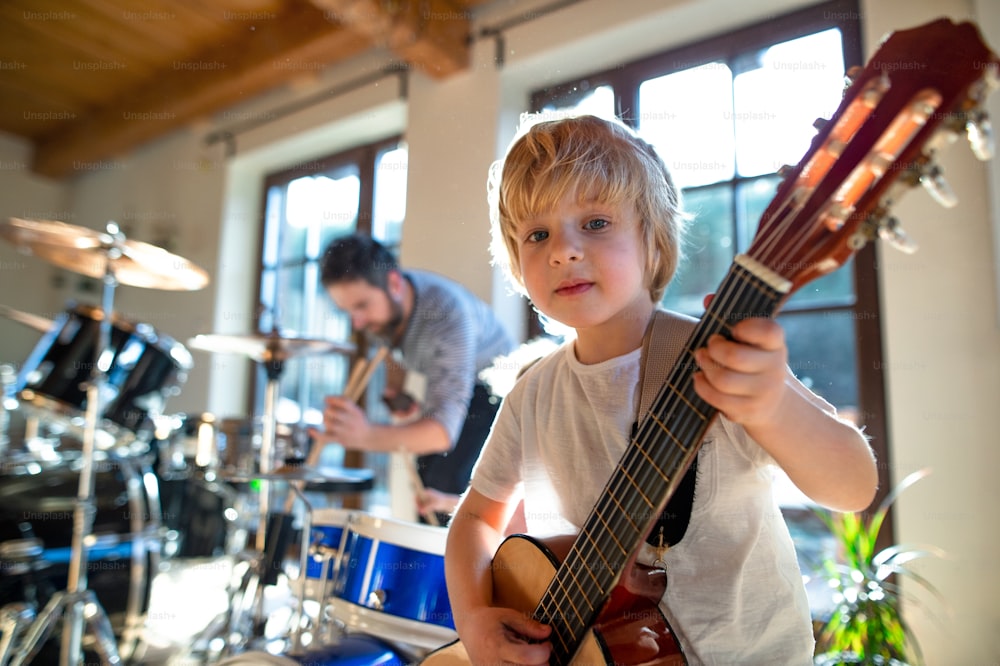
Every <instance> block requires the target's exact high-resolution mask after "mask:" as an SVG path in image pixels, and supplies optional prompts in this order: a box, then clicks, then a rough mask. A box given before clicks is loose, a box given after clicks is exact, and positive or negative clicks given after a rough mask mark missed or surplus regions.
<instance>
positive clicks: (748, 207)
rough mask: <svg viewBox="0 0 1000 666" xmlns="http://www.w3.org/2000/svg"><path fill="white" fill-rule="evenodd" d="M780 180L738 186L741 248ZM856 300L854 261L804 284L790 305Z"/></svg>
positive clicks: (837, 303)
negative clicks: (851, 264) (852, 266)
mask: <svg viewBox="0 0 1000 666" xmlns="http://www.w3.org/2000/svg"><path fill="white" fill-rule="evenodd" d="M779 182H780V179H779V178H778V177H777V176H771V177H767V178H758V179H755V180H752V181H748V182H743V183H740V184H738V185H737V187H736V200H737V202H738V207H737V210H738V214H739V216H740V218H741V224H740V226H739V229H740V230H739V234H740V243H739V245H740V250H739V251H741V252H742V251H743V250H745V249H746V248H747V247H749V245H750V241H751V240H752V239H753V236H754V234H755V233H756V231H757V226H758V224H759V223H760V218H761V217H762V216H763V214H764V210H765V209H766V208H767V206H768V204H769V203H771V199H773V198H774V193H775V190H776V189H777V187H778V183H779ZM853 303H854V271H853V270H852V269H851V266H850V262H848V263H847V265H845V266H843V267H841V268H840V269H838V270H836V271H834V272H833V273H830V274H829V275H826V276H824V277H821V278H819V279H818V280H813V281H812V282H810V283H808V284H806V285H804V286H803V287H802V288H801V289H799V291H797V292H796V293H795V294H793V295H792V297H791V299H789V301H788V304H787V306H786V307H795V306H809V307H816V306H818V305H824V306H839V305H850V304H853Z"/></svg>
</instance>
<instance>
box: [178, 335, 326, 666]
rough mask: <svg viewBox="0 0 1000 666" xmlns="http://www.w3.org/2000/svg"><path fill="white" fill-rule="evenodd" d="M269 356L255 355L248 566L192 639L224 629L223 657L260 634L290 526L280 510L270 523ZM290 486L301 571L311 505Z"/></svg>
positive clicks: (296, 636) (276, 364)
mask: <svg viewBox="0 0 1000 666" xmlns="http://www.w3.org/2000/svg"><path fill="white" fill-rule="evenodd" d="M275 356H276V354H271V353H269V352H268V353H266V354H265V358H263V359H261V362H262V364H263V365H264V370H265V372H266V373H267V386H266V388H265V393H264V415H263V418H262V419H261V421H262V432H261V444H260V469H259V472H260V477H259V479H258V482H259V484H260V486H259V491H258V497H259V500H258V512H259V514H260V520H259V522H258V527H257V536H256V540H255V545H256V548H255V551H254V552H253V555H252V557H250V558H249V560H248V568H247V571H246V572H245V573H244V574H243V576H242V579H241V582H240V586H239V588H238V589H237V590H234V591H233V592H232V593H231V594H230V598H229V607H228V609H227V610H226V611H224V612H223V613H222V614H221V615H220V616H219V617H217V618H216V619H215V620H214V621H213V622H212V623H211V625H210V626H209V627H208V629H207V630H206V631H205V632H202V634H201V635H200V636H199V637H198V638H197V639H196V641H195V642H196V643H201V642H204V641H207V643H208V645H209V647H211V644H212V642H213V640H215V639H217V638H219V635H218V634H219V632H220V631H224V632H225V634H226V636H225V647H224V648H223V652H222V654H221V655H218V656H226V655H227V654H228V653H230V652H232V651H234V650H235V651H238V650H239V649H241V648H245V647H246V646H247V643H249V642H250V641H253V640H255V639H260V638H264V630H265V627H266V622H267V618H265V617H264V590H265V588H266V587H267V586H268V585H273V584H274V582H275V580H276V577H277V574H278V571H277V569H278V568H280V566H281V558H282V555H283V551H284V547H285V546H286V545H287V544H286V543H285V542H286V541H287V537H288V531H289V529H290V528H291V522H290V520H288V519H289V518H290V517H289V516H287V515H284V514H275V516H274V517H275V518H276V519H279V518H280V519H282V521H281V523H280V524H277V523H276V524H274V525H271V524H270V522H271V521H270V518H271V481H270V480H269V478H270V477H271V476H272V472H274V469H275V466H276V465H275V462H276V460H275V459H276V456H277V451H276V447H275V440H276V433H277V419H278V415H277V405H278V390H279V388H280V380H281V373H282V371H283V370H284V360H283V359H281V358H276V357H275ZM251 476H252V475H251ZM290 487H291V489H292V491H294V494H295V495H297V496H298V498H299V499H300V500H301V501H302V503H303V504H304V505H305V507H306V511H305V518H304V519H303V527H302V541H303V547H302V549H301V553H300V560H301V561H300V569H301V572H302V574H301V575H302V576H304V575H305V570H306V559H307V557H308V547H309V535H310V533H311V531H312V528H311V524H310V522H311V520H310V519H311V513H312V507H311V505H310V504H309V502H308V500H307V499H306V497H305V494H304V493H303V492H302V490H301V489H300V488H299V487H298V486H297V485H296V484H294V483H292V484H290ZM286 513H287V509H286ZM304 594H305V587H304V586H303V588H302V590H300V592H299V598H298V604H297V605H298V609H297V610H296V617H295V627H296V628H295V630H294V631H293V643H294V646H295V648H296V649H298V648H299V647H300V634H301V628H300V627H301V624H302V620H303V617H304V615H305V611H304V607H303V604H304Z"/></svg>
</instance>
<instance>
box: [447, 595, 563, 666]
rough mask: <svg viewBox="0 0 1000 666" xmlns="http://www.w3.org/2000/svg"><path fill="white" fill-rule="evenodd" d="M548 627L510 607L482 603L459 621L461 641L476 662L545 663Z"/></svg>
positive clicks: (492, 665)
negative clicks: (497, 606) (460, 623)
mask: <svg viewBox="0 0 1000 666" xmlns="http://www.w3.org/2000/svg"><path fill="white" fill-rule="evenodd" d="M551 632H552V628H551V627H549V626H547V625H544V624H541V623H540V622H536V621H535V620H532V619H531V618H528V617H525V615H524V613H521V612H519V611H516V610H513V609H510V608H493V607H490V606H484V607H481V608H477V609H474V610H472V611H470V612H469V614H468V615H466V617H465V618H464V619H463V621H462V635H463V638H462V645H463V646H465V650H466V652H468V654H469V660H470V661H471V662H472V663H473V664H476V666H501V665H504V666H506V665H507V664H517V665H521V664H524V665H530V666H536V665H537V666H545V665H546V664H548V663H549V655H550V653H551V652H552V646H551V645H550V644H549V642H548V641H547V640H546V639H547V638H548V637H549V634H550V633H551Z"/></svg>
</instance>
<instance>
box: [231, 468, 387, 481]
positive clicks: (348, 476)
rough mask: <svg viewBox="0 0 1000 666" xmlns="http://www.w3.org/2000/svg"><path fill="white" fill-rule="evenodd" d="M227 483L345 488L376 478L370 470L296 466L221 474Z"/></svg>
mask: <svg viewBox="0 0 1000 666" xmlns="http://www.w3.org/2000/svg"><path fill="white" fill-rule="evenodd" d="M220 476H222V478H224V479H225V480H226V481H234V482H237V483H240V482H246V481H251V480H257V481H302V482H304V483H306V484H343V485H345V486H355V485H356V486H364V485H366V484H368V483H370V482H371V481H372V480H373V479H374V478H375V473H374V472H373V471H372V470H370V469H354V468H348V467H308V466H306V465H296V466H294V467H290V466H287V465H286V466H283V467H279V468H278V469H276V470H274V471H272V472H237V473H233V474H227V473H226V472H222V473H221V474H220Z"/></svg>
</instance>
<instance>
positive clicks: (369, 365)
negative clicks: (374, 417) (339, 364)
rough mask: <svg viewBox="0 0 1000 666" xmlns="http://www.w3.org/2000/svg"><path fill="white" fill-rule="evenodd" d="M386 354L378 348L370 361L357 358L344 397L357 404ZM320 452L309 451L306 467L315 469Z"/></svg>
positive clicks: (317, 448) (382, 348) (315, 449)
mask: <svg viewBox="0 0 1000 666" xmlns="http://www.w3.org/2000/svg"><path fill="white" fill-rule="evenodd" d="M388 354H389V348H388V347H379V348H378V351H376V352H375V355H374V356H373V357H372V360H371V361H368V360H367V359H364V358H359V359H358V362H357V363H355V364H354V367H353V368H351V375H350V377H348V378H347V386H345V387H344V394H343V395H344V397H345V398H347V399H348V400H350V401H351V402H357V401H358V400H360V399H361V396H362V395H363V394H364V392H365V389H366V388H367V387H368V382H369V381H370V380H371V378H372V375H373V374H375V370H376V369H377V368H378V366H379V364H380V363H382V361H383V360H385V357H386V356H387V355H388ZM322 452H323V447H322V446H319V445H314V446H313V448H312V450H311V451H309V457H308V458H307V459H306V466H307V467H315V466H316V465H317V464H318V463H319V455H320V453H322Z"/></svg>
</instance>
